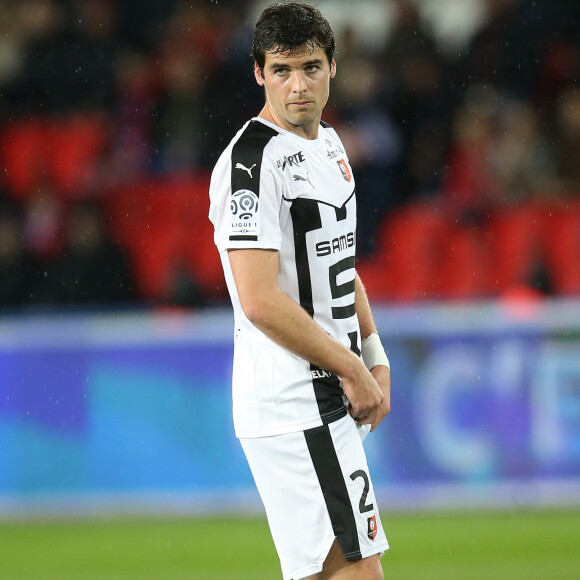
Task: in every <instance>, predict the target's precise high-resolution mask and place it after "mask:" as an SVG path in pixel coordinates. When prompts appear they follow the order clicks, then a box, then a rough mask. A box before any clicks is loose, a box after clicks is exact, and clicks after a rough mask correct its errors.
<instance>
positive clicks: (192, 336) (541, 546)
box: [0, 0, 580, 580]
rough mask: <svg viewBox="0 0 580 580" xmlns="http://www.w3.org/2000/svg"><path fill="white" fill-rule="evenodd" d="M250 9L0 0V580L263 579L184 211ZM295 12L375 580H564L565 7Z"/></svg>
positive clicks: (211, 255)
mask: <svg viewBox="0 0 580 580" xmlns="http://www.w3.org/2000/svg"><path fill="white" fill-rule="evenodd" d="M264 5H265V3H264V2H247V3H239V2H234V1H233V0H232V1H227V0H224V1H222V0H219V1H196V2H192V1H191V0H189V1H179V0H167V1H165V2H156V1H154V0H123V1H122V2H113V1H112V0H70V1H64V0H62V1H57V0H22V1H19V2H12V1H11V0H0V577H1V578H9V579H17V578H107V579H108V578H115V579H116V578H119V579H128V578H137V577H139V578H170V579H177V578H185V577H188V578H199V579H202V580H212V579H214V578H215V579H218V578H223V579H226V578H227V579H237V578H252V579H254V580H256V579H258V580H259V579H261V578H274V577H278V576H277V575H278V565H277V560H276V556H275V553H274V551H273V546H272V543H271V540H270V539H269V535H268V532H267V527H266V524H265V522H264V520H263V519H262V508H261V506H260V503H259V499H258V497H257V495H256V492H255V491H254V487H253V483H252V480H251V475H250V473H249V470H248V468H247V466H246V464H245V460H244V458H243V456H242V454H241V450H240V448H239V445H238V443H237V442H236V440H235V438H234V437H233V431H232V427H231V419H230V396H229V381H230V360H231V348H232V345H231V326H232V320H231V314H230V311H229V308H228V303H227V296H226V293H225V288H224V283H223V278H222V273H221V266H220V263H219V259H218V256H217V252H216V250H215V247H214V246H213V241H212V230H211V224H210V223H209V221H208V220H207V210H208V205H209V203H208V197H207V187H208V181H209V172H210V171H211V167H212V165H213V163H214V161H215V160H216V159H217V156H218V155H219V153H220V152H221V150H222V149H223V147H225V145H226V144H227V143H228V141H229V140H230V139H231V137H232V136H233V135H234V133H235V132H236V131H237V130H238V128H239V127H240V126H241V124H242V123H243V122H244V121H246V120H247V119H248V118H249V117H251V116H253V115H255V114H257V112H258V111H259V109H260V107H261V104H262V94H261V92H260V90H259V88H258V87H257V86H256V85H255V83H254V81H253V77H252V72H251V61H250V57H249V45H250V39H251V34H252V26H253V22H254V21H255V19H256V17H257V15H258V14H259V12H260V10H261V9H262V7H263V6H264ZM318 5H319V6H320V7H321V9H322V10H323V11H324V12H325V13H326V15H327V16H328V18H329V20H330V22H331V24H332V25H333V27H334V29H335V32H336V35H337V43H338V52H337V63H338V77H337V78H336V80H335V81H334V83H333V87H332V94H331V101H330V103H329V105H328V107H327V111H326V114H325V119H326V120H327V121H329V122H330V123H332V124H333V125H334V126H335V127H336V128H337V130H338V131H339V133H340V134H341V136H342V137H343V140H344V142H345V145H346V147H347V150H348V154H349V156H350V159H351V162H352V166H353V168H354V171H355V177H356V179H357V192H358V195H359V200H360V201H359V204H360V215H359V221H360V227H359V229H360V235H359V239H358V240H357V243H358V248H359V254H360V259H359V263H358V268H359V271H360V272H361V275H362V277H363V280H364V281H365V283H366V285H367V289H368V293H369V296H370V298H371V301H372V302H373V305H374V310H375V314H376V318H377V323H378V325H379V329H380V332H381V334H382V336H383V342H384V343H385V344H386V345H387V346H388V350H389V356H390V358H391V360H392V362H393V395H392V408H393V411H392V413H391V415H390V416H389V417H388V419H387V420H386V421H385V423H384V424H383V425H382V426H381V429H380V430H379V431H377V432H376V433H374V434H373V436H372V437H369V438H368V439H367V449H368V454H369V460H370V463H371V466H372V469H373V471H374V480H375V484H376V487H377V491H378V496H379V499H380V503H381V506H382V508H383V517H384V520H385V526H386V529H387V533H388V534H389V537H390V538H391V543H392V545H393V547H394V548H395V549H393V550H391V552H392V554H389V555H388V556H387V558H386V560H385V569H386V570H389V567H390V570H391V575H390V576H388V577H392V578H401V579H402V578H429V579H431V578H434V579H435V578H446V579H452V578H458V579H459V578H467V577H469V578H492V577H493V578H510V579H514V578H515V579H517V578H546V579H554V578H577V577H580V560H579V558H578V556H577V554H576V552H577V546H578V541H579V530H580V511H579V509H580V88H579V76H580V4H578V2H577V1H576V0H559V1H557V2H538V1H533V0H415V1H412V0H362V1H360V2H357V3H352V2H347V1H346V0H345V1H343V0H320V2H318ZM63 519H64V520H65V521H64V522H63V521H62V520H63ZM389 529H391V530H392V532H391V533H389ZM220 543H222V544H223V545H220ZM171 546H173V547H172V548H171V549H170V547H171ZM192 546H195V547H196V548H195V549H193V548H192ZM224 546H225V547H224ZM35 558H36V559H35ZM210 564H211V565H212V566H213V567H211V569H210Z"/></svg>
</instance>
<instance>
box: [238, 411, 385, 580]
mask: <svg viewBox="0 0 580 580" xmlns="http://www.w3.org/2000/svg"><path fill="white" fill-rule="evenodd" d="M240 442H241V444H242V447H243V449H244V453H245V454H246V457H247V459H248V463H249V465H250V469H251V470H252V474H253V476H254V480H255V482H256V486H257V488H258V492H259V493H260V496H261V498H262V501H263V503H264V507H265V508H266V515H267V517H268V523H269V525H270V530H271V532H272V537H273V539H274V544H275V546H276V550H277V551H278V555H279V557H280V563H281V566H282V574H283V577H284V580H299V579H300V578H306V577H307V576H311V575H313V574H317V573H318V572H320V571H321V570H322V566H323V564H324V561H325V559H326V556H327V555H328V552H329V550H330V547H331V546H332V543H333V542H334V539H335V538H337V539H338V542H339V545H340V547H341V548H342V551H343V552H344V555H345V557H346V559H347V560H348V561H355V560H360V559H361V558H367V557H369V556H372V555H373V554H381V555H382V554H383V553H384V551H385V550H387V549H388V548H389V544H388V542H387V538H386V537H385V532H384V531H383V526H382V524H381V520H380V517H379V510H378V506H377V501H376V498H375V494H374V490H373V486H372V482H371V479H370V476H369V468H368V465H367V460H366V455H365V452H364V448H363V445H362V441H361V437H360V436H359V433H358V430H357V426H356V423H355V422H354V420H353V419H352V417H351V416H350V415H347V416H346V417H344V418H342V419H339V420H338V421H334V422H333V423H330V424H329V425H323V426H321V427H315V428H314V429H308V430H306V431H298V432H296V433H287V434H284V435H276V436H274V437H264V438H256V439H241V440H240Z"/></svg>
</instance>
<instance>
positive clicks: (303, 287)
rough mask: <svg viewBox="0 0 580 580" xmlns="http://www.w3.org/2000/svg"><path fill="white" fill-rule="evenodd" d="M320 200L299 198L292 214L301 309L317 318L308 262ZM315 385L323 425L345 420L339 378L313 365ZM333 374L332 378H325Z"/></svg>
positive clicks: (318, 222) (293, 205) (313, 382)
mask: <svg viewBox="0 0 580 580" xmlns="http://www.w3.org/2000/svg"><path fill="white" fill-rule="evenodd" d="M318 203H319V202H318V201H316V200H314V199H306V198H298V199H295V200H293V201H292V206H291V207H290V215H291V217H292V224H293V226H294V252H295V259H296V274H297V278H298V296H299V298H300V306H302V308H304V310H306V312H308V314H310V316H314V306H313V302H312V278H311V276H310V263H309V261H308V248H307V246H306V234H307V233H308V232H311V231H313V230H318V229H320V228H321V227H322V219H321V217H320V209H319V207H318ZM310 372H311V374H312V386H313V388H314V395H315V397H316V402H317V404H318V412H319V413H320V418H321V419H322V422H323V423H324V424H327V423H331V422H332V421H336V420H337V419H340V418H341V417H344V416H345V415H346V413H347V408H346V406H345V404H344V400H343V398H342V395H343V389H342V386H341V384H340V379H339V378H338V377H337V376H336V375H334V374H331V373H327V372H324V371H322V369H320V368H319V367H317V366H315V365H312V364H311V365H310ZM327 374H330V376H326V375H327Z"/></svg>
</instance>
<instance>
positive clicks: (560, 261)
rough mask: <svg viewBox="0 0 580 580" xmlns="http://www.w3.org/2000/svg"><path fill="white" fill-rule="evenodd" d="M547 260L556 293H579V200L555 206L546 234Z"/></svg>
mask: <svg viewBox="0 0 580 580" xmlns="http://www.w3.org/2000/svg"><path fill="white" fill-rule="evenodd" d="M546 263H547V265H548V268H549V271H550V274H551V278H552V283H553V286H554V288H553V290H554V293H556V294H564V295H573V294H576V295H578V294H580V204H578V203H576V204H570V205H566V206H562V207H560V208H558V209H555V210H553V211H552V212H551V214H550V219H549V230H548V235H547V236H546Z"/></svg>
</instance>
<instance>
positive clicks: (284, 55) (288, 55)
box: [265, 44, 327, 66]
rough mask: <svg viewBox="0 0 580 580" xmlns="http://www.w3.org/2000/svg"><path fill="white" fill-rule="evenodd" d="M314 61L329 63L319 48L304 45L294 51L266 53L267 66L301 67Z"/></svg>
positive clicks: (271, 51) (270, 51)
mask: <svg viewBox="0 0 580 580" xmlns="http://www.w3.org/2000/svg"><path fill="white" fill-rule="evenodd" d="M313 60H322V61H324V62H326V61H327V58H326V53H325V52H324V50H323V49H322V48H320V47H319V46H314V47H313V46H311V45H309V44H304V45H302V46H300V47H298V48H293V49H292V50H283V49H282V50H269V51H267V52H266V60H265V66H272V65H274V64H276V65H278V64H284V65H285V66H299V65H300V64H302V63H305V62H310V61H313Z"/></svg>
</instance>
